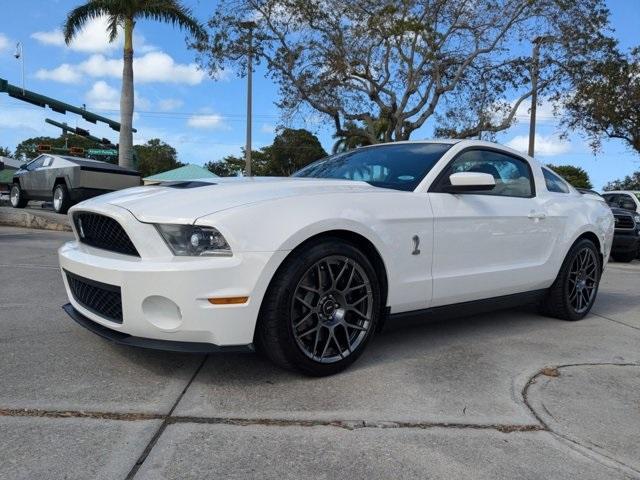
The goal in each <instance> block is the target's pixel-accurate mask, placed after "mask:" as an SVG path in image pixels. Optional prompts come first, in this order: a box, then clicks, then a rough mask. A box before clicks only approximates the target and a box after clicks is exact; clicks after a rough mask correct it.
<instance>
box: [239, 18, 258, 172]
mask: <svg viewBox="0 0 640 480" xmlns="http://www.w3.org/2000/svg"><path fill="white" fill-rule="evenodd" d="M240 26H241V27H242V28H246V29H247V30H249V51H248V53H247V143H246V145H245V150H244V161H245V175H246V176H247V177H250V176H251V122H252V118H251V117H252V103H253V98H252V97H253V29H254V28H256V23H255V22H242V23H241V24H240Z"/></svg>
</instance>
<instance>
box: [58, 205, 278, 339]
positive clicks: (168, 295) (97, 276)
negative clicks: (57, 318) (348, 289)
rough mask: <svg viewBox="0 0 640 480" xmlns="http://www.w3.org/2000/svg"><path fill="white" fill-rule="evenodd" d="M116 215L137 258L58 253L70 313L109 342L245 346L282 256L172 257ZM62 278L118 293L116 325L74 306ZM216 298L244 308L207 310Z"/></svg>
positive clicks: (69, 247) (70, 249)
mask: <svg viewBox="0 0 640 480" xmlns="http://www.w3.org/2000/svg"><path fill="white" fill-rule="evenodd" d="M114 208H116V207H114ZM119 210H121V209H119ZM117 213H118V214H119V215H118V217H119V218H117V220H118V221H119V222H120V223H121V224H122V226H123V227H124V228H125V230H126V231H127V233H129V234H130V236H131V238H132V240H133V241H134V243H135V244H136V247H138V249H139V250H140V255H141V256H140V257H133V256H128V255H122V254H119V253H114V252H110V251H106V250H101V249H97V248H94V247H91V246H88V245H86V244H84V243H81V242H78V241H73V242H68V243H66V244H64V245H63V246H62V247H61V248H60V250H59V251H58V258H59V262H60V268H61V272H62V277H63V281H64V285H65V289H66V291H67V296H68V298H69V302H70V304H71V306H72V307H73V309H74V310H75V311H76V312H78V313H79V314H80V315H82V316H83V317H85V318H86V319H88V320H89V321H91V322H93V323H94V324H97V325H99V326H101V327H103V328H106V329H109V330H111V331H112V332H115V333H113V334H112V339H114V338H120V339H121V338H124V337H120V335H125V336H129V337H132V338H135V339H138V338H140V339H146V340H148V341H153V340H157V341H163V342H187V343H197V344H209V345H214V346H219V347H222V346H243V345H244V346H246V345H249V344H251V343H252V342H253V335H254V330H255V325H256V322H257V318H258V313H259V310H260V304H261V302H262V298H263V296H264V293H265V291H266V289H267V287H268V284H269V281H270V280H271V278H272V276H273V274H274V273H275V271H276V269H277V267H278V266H279V264H280V263H281V261H282V260H283V259H284V257H286V255H287V253H288V252H286V251H277V252H244V253H236V252H234V255H233V256H232V257H174V256H173V255H171V253H170V252H169V251H168V249H167V247H166V245H164V243H163V241H162V239H161V238H160V237H159V235H158V234H157V232H156V231H155V228H153V227H152V226H150V225H148V224H143V223H140V222H138V221H137V220H135V219H134V218H133V216H132V215H130V214H129V213H128V212H126V211H124V210H123V211H121V212H117ZM113 216H114V217H115V215H113ZM66 272H69V273H71V274H74V275H76V276H78V277H83V278H84V279H89V280H93V281H95V282H100V283H102V284H106V285H111V286H114V287H118V288H119V290H120V294H121V304H122V323H118V322H115V321H112V320H109V319H108V318H106V317H105V316H102V315H100V314H99V312H96V311H95V310H93V309H89V308H86V307H85V306H84V305H86V304H82V303H80V302H79V301H78V299H76V298H75V297H74V295H73V293H72V290H71V288H70V286H69V281H68V278H67V274H66ZM218 297H248V301H247V302H246V303H243V304H231V305H213V304H211V303H210V302H209V299H210V298H218ZM85 323H86V322H85ZM84 326H86V324H85V325H84ZM92 330H93V331H95V329H92ZM101 331H104V330H101ZM96 333H97V332H96ZM116 333H117V335H116ZM113 335H115V337H114V336H113ZM103 336H104V335H103ZM131 341H132V340H131V339H129V340H127V341H125V342H122V341H120V342H119V343H127V344H131ZM135 342H136V343H139V342H138V340H135Z"/></svg>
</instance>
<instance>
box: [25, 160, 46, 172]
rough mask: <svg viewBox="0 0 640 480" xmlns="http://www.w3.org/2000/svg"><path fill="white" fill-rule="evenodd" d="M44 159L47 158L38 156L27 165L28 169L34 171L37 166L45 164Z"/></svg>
mask: <svg viewBox="0 0 640 480" xmlns="http://www.w3.org/2000/svg"><path fill="white" fill-rule="evenodd" d="M44 159H45V157H39V158H36V159H35V160H34V161H33V162H31V163H30V164H29V165H27V170H29V171H30V172H32V171H33V170H35V169H36V168H40V167H41V166H42V165H43V164H44Z"/></svg>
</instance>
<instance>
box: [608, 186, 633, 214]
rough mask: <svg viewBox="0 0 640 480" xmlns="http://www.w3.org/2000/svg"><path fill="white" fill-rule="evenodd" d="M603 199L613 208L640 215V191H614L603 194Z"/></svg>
mask: <svg viewBox="0 0 640 480" xmlns="http://www.w3.org/2000/svg"><path fill="white" fill-rule="evenodd" d="M602 197H603V198H604V199H605V200H606V201H607V203H608V204H609V206H611V207H614V208H622V209H624V210H630V211H632V212H636V213H640V191H635V190H613V191H609V192H605V193H603V194H602Z"/></svg>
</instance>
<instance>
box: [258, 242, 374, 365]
mask: <svg viewBox="0 0 640 480" xmlns="http://www.w3.org/2000/svg"><path fill="white" fill-rule="evenodd" d="M380 302H381V295H380V287H379V283H378V278H377V275H376V271H375V269H374V268H373V266H372V265H371V263H370V262H369V260H368V259H367V257H366V256H364V255H363V254H362V252H360V250H358V249H357V248H356V247H355V246H353V245H351V244H349V243H346V242H343V241H341V240H338V239H331V240H324V241H322V242H315V243H313V244H310V245H308V246H307V247H306V248H305V247H303V249H302V250H300V251H298V252H294V254H293V255H292V256H290V258H288V259H287V260H286V261H285V263H284V264H283V265H282V267H281V268H280V269H279V270H278V272H277V273H276V276H275V277H274V279H273V281H272V283H271V285H270V287H269V289H268V291H267V294H266V296H265V299H264V301H263V305H262V308H261V313H260V319H259V324H258V327H257V332H256V342H257V343H258V347H259V350H260V351H262V352H263V353H265V354H266V355H267V356H268V357H269V359H270V360H272V361H273V362H274V363H276V364H277V365H279V366H281V367H284V368H288V369H295V370H299V371H301V372H303V373H305V374H308V375H313V376H325V375H331V374H334V373H338V372H340V371H341V370H344V369H345V368H346V367H348V366H349V365H350V364H351V363H353V362H354V361H355V360H356V359H357V358H358V357H359V356H360V355H361V354H362V352H363V351H364V349H365V347H366V345H367V343H368V342H369V340H370V339H371V337H372V336H373V334H374V332H375V330H376V325H377V323H378V320H379V318H380V313H381V305H380Z"/></svg>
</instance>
